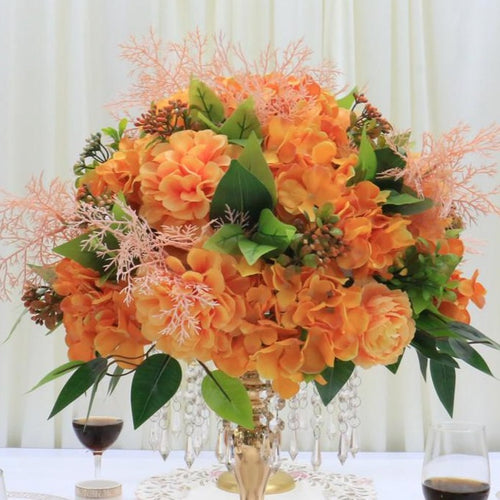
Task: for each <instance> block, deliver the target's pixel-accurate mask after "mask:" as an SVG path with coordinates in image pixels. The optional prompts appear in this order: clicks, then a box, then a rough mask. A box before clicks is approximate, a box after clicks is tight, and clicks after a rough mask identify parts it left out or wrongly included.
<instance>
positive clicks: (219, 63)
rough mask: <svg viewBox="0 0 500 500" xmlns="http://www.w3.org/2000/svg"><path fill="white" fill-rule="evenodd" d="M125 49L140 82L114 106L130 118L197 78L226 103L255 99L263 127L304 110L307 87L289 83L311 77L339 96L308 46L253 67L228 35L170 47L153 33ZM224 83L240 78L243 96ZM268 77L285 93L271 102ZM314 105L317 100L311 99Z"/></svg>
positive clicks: (193, 36) (328, 67)
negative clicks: (315, 63) (265, 87)
mask: <svg viewBox="0 0 500 500" xmlns="http://www.w3.org/2000/svg"><path fill="white" fill-rule="evenodd" d="M122 48H123V52H122V54H123V57H124V58H125V59H127V60H128V61H129V62H130V63H131V64H132V65H133V66H134V70H133V71H132V75H134V76H135V82H134V84H133V85H132V87H131V90H130V91H129V92H128V93H126V94H124V95H123V96H122V98H121V99H120V100H119V101H117V102H115V103H112V104H111V106H110V107H111V109H112V110H113V111H114V113H115V114H116V113H117V112H121V113H123V112H126V111H127V110H128V112H129V113H130V111H131V108H132V109H133V108H139V109H145V108H148V107H149V105H150V103H151V102H153V101H157V100H159V99H161V98H166V97H169V96H171V95H173V94H175V93H177V92H179V91H181V90H184V89H187V87H188V85H189V81H190V79H191V78H192V77H196V78H198V79H200V80H203V81H204V82H205V83H206V84H207V85H209V86H211V87H212V88H214V90H216V91H217V93H218V94H219V95H220V97H221V99H222V100H223V101H224V102H234V100H236V101H241V100H243V99H245V98H246V97H248V96H250V95H252V96H253V97H254V99H255V102H256V111H257V114H258V116H259V118H260V119H261V120H262V121H264V120H265V119H266V118H267V117H269V116H270V115H274V114H278V115H279V116H283V117H285V118H293V115H294V113H295V112H296V111H297V106H296V105H297V104H298V103H299V102H301V103H302V105H304V103H303V101H304V98H305V97H306V96H307V92H306V87H305V86H303V87H302V86H301V85H297V86H296V87H294V88H293V87H291V86H290V84H289V81H288V78H289V77H291V76H294V77H296V78H297V79H299V80H300V79H301V78H303V77H305V76H306V75H308V76H309V77H314V78H315V79H316V80H317V81H318V83H319V84H320V85H322V86H323V87H325V88H331V89H332V90H334V87H335V84H336V79H337V76H338V71H337V70H336V68H335V67H334V66H333V65H332V64H331V63H328V62H327V63H323V64H321V65H319V66H313V65H310V64H308V63H309V60H310V58H311V56H312V51H311V50H310V49H309V48H307V47H305V46H304V43H303V41H302V40H298V41H296V42H294V43H291V44H289V45H288V46H287V47H285V49H283V50H282V51H280V50H278V49H273V48H271V47H270V46H268V47H266V49H265V50H263V51H262V52H261V54H260V55H259V56H258V57H257V58H256V60H255V61H250V60H249V59H248V58H247V57H246V55H245V53H244V51H243V50H242V48H241V47H240V46H239V45H236V44H233V43H231V42H226V41H225V39H224V37H223V36H222V35H219V36H214V37H210V38H209V37H207V36H203V35H202V34H201V33H200V31H199V30H197V31H195V32H194V33H190V34H189V35H188V36H187V37H186V38H185V39H184V40H183V42H182V43H166V44H163V43H162V42H161V41H160V40H159V39H158V38H157V37H156V36H155V35H154V33H153V32H152V31H151V32H150V33H149V37H144V38H143V39H142V40H140V41H138V40H137V39H135V38H132V39H131V42H130V43H129V44H126V45H123V46H122ZM223 77H232V78H234V79H235V80H236V81H237V82H238V85H239V90H236V89H234V88H231V89H228V88H227V87H226V86H224V85H223V84H222V83H221V78H223ZM264 77H265V78H266V79H267V81H268V82H269V83H270V86H271V85H272V87H273V88H275V89H279V96H277V97H276V96H272V98H271V99H269V91H268V90H267V91H262V90H260V91H259V89H262V78H264ZM309 99H310V100H312V101H313V100H314V98H312V97H311V96H309ZM306 104H307V102H306ZM310 105H311V106H312V105H313V102H311V103H310Z"/></svg>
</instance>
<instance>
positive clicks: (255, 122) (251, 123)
mask: <svg viewBox="0 0 500 500" xmlns="http://www.w3.org/2000/svg"><path fill="white" fill-rule="evenodd" d="M220 133H221V134H224V135H227V137H228V138H229V139H230V140H231V139H247V138H248V137H249V136H250V134H252V133H253V134H257V135H258V136H259V137H260V136H261V135H262V132H261V129H260V122H259V119H258V118H257V114H256V113H255V106H254V101H253V99H252V98H251V97H249V98H248V99H245V100H244V101H243V102H242V103H241V104H240V105H239V106H238V107H237V108H236V109H235V110H234V111H233V113H232V114H231V116H230V117H229V118H228V119H227V120H226V121H225V122H224V124H223V125H222V127H221V128H220Z"/></svg>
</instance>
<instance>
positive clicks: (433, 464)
mask: <svg viewBox="0 0 500 500" xmlns="http://www.w3.org/2000/svg"><path fill="white" fill-rule="evenodd" d="M422 489H423V492H424V497H425V498H426V500H437V499H440V500H458V499H468V500H486V499H487V498H488V495H489V491H490V467H489V460H488V449H487V446H486V434H485V429H484V426H483V425H480V424H473V423H466V422H445V423H441V424H438V425H435V426H433V427H432V429H431V430H430V434H429V436H428V438H427V443H426V447H425V456H424V463H423V468H422Z"/></svg>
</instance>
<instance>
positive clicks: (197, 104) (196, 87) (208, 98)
mask: <svg viewBox="0 0 500 500" xmlns="http://www.w3.org/2000/svg"><path fill="white" fill-rule="evenodd" d="M188 100H189V109H190V111H191V116H192V118H193V120H197V121H200V115H202V116H204V117H206V118H208V119H209V120H210V121H211V122H212V123H213V124H215V125H218V124H220V123H221V122H222V121H223V120H224V105H223V104H222V102H221V101H220V99H219V98H218V97H217V95H216V94H215V92H214V91H213V90H212V89H210V87H208V86H207V85H206V84H204V83H203V82H201V81H200V80H198V79H196V78H193V79H191V82H190V84H189V93H188Z"/></svg>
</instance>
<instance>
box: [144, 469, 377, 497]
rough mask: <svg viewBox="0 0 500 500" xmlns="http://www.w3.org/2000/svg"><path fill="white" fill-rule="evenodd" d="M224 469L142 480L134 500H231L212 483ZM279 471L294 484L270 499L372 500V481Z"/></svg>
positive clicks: (310, 472) (197, 470)
mask: <svg viewBox="0 0 500 500" xmlns="http://www.w3.org/2000/svg"><path fill="white" fill-rule="evenodd" d="M224 470H225V469H224V467H223V466H220V465H217V466H213V467H210V468H205V469H194V470H187V469H177V470H176V471H174V472H172V473H170V474H165V475H161V476H153V477H150V478H148V479H146V480H145V481H143V482H142V483H141V484H140V485H139V487H138V488H137V490H136V498H137V499H138V500H180V499H189V500H197V499H203V500H211V499H212V498H213V499H217V500H226V499H227V500H235V499H236V498H238V495H236V494H234V493H228V492H226V491H222V490H220V489H218V488H217V486H216V484H215V483H216V480H217V477H218V476H219V474H220V473H221V472H223V471H224ZM282 470H284V471H286V472H288V473H289V474H290V475H291V476H292V477H293V478H294V479H295V482H296V487H295V489H294V490H293V491H290V492H287V493H281V494H273V495H268V496H266V498H268V497H269V499H270V500H278V499H282V498H283V499H284V498H286V499H287V500H292V499H297V500H298V499H301V500H303V499H304V498H306V495H309V497H310V498H313V497H312V496H311V493H313V492H316V493H317V494H318V495H321V496H318V498H324V499H325V500H376V498H377V495H376V493H375V490H374V487H373V481H372V480H371V479H368V478H364V477H358V476H355V475H352V474H347V475H346V474H337V473H333V472H322V471H318V472H314V471H312V470H311V468H310V466H308V465H298V464H286V465H283V466H282ZM314 498H317V497H314Z"/></svg>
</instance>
